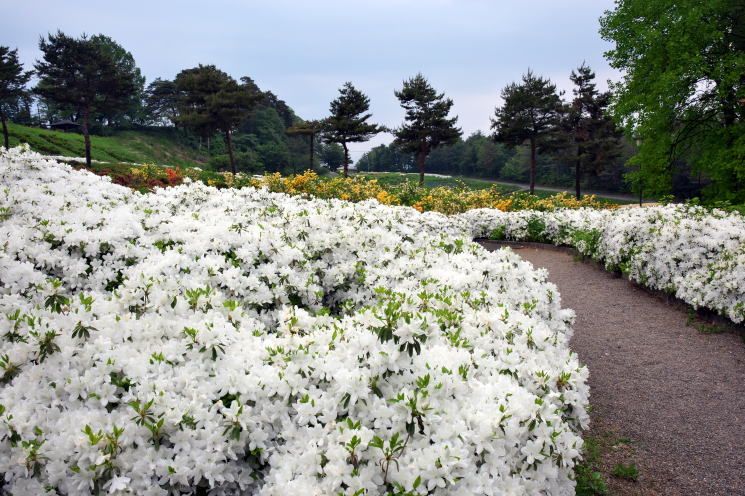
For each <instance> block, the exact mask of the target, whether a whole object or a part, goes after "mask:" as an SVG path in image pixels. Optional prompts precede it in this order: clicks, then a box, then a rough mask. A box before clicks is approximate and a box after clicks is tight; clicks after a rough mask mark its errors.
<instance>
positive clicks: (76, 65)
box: [34, 31, 141, 167]
mask: <svg viewBox="0 0 745 496" xmlns="http://www.w3.org/2000/svg"><path fill="white" fill-rule="evenodd" d="M39 49H40V50H41V52H42V54H43V57H44V59H43V60H37V61H36V64H35V66H34V67H35V68H36V74H37V75H38V77H39V83H38V85H37V86H36V88H34V92H35V93H37V94H38V95H40V96H41V97H43V98H45V99H47V100H50V101H52V102H54V103H56V104H58V105H60V106H63V107H67V108H71V109H73V110H75V111H76V113H77V114H78V115H79V116H80V120H81V126H80V128H81V130H82V131H83V137H84V139H85V163H86V165H87V166H88V167H90V165H91V139H90V131H89V125H90V122H91V117H92V115H93V114H94V112H99V113H113V112H116V111H118V110H125V109H127V108H128V106H129V105H131V103H132V96H133V95H134V94H136V93H137V90H138V86H137V85H138V84H139V82H140V79H139V78H140V77H141V76H140V75H139V71H135V69H136V67H134V66H131V67H125V66H123V65H121V64H118V63H117V61H116V60H115V59H114V58H113V56H112V54H111V53H109V51H107V50H104V49H103V48H102V47H101V45H100V44H99V43H96V42H93V41H92V40H91V39H89V38H88V37H86V36H85V35H83V36H82V37H81V38H72V37H70V36H67V35H65V34H64V33H62V32H61V31H57V34H50V35H49V36H48V37H47V39H44V38H41V40H39Z"/></svg>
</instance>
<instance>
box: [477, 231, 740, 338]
mask: <svg viewBox="0 0 745 496" xmlns="http://www.w3.org/2000/svg"><path fill="white" fill-rule="evenodd" d="M473 242H474V243H478V244H479V245H481V246H483V247H484V248H485V249H487V250H489V251H493V250H496V249H499V248H505V247H507V248H514V249H518V250H519V249H521V248H537V249H541V250H551V251H558V252H563V253H567V254H569V255H572V256H573V257H574V258H575V260H577V261H581V262H584V263H586V264H589V265H593V266H594V267H595V268H597V269H600V270H602V271H603V272H606V273H608V274H611V275H612V276H613V277H617V278H621V279H625V280H626V281H628V282H629V283H630V284H632V285H633V286H634V287H636V288H638V289H641V290H643V291H645V292H646V293H648V294H649V295H651V296H653V297H655V298H656V299H658V300H661V301H664V302H665V304H667V305H670V306H672V307H675V308H679V309H682V310H685V311H686V312H689V313H691V312H693V313H695V314H696V316H697V317H698V318H699V319H701V320H703V321H705V322H707V323H709V324H715V325H719V326H724V327H727V328H728V329H731V330H733V331H735V332H737V333H739V334H740V335H741V336H742V338H743V340H745V323H743V324H736V323H735V322H733V321H732V320H730V319H728V318H727V317H724V316H723V315H720V314H718V313H716V312H715V311H714V310H709V309H707V308H703V307H701V308H698V309H694V308H693V306H692V305H691V304H690V303H687V302H685V301H684V300H681V299H680V298H678V297H677V296H675V295H673V294H670V293H667V292H665V291H662V290H659V289H653V288H650V287H647V286H644V285H642V284H640V283H638V282H636V281H634V280H633V279H631V278H630V277H629V276H628V275H626V274H623V273H621V272H616V271H610V270H608V269H607V268H606V267H605V265H603V264H602V263H600V262H598V261H597V260H593V259H592V258H590V257H588V256H586V255H583V254H582V253H580V252H579V251H577V250H576V249H575V248H572V247H571V246H566V245H553V244H550V243H536V242H535V241H506V240H494V239H488V238H474V240H473Z"/></svg>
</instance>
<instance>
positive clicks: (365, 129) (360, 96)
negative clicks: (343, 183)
mask: <svg viewBox="0 0 745 496" xmlns="http://www.w3.org/2000/svg"><path fill="white" fill-rule="evenodd" d="M369 109H370V99H369V98H368V97H367V96H366V95H365V94H364V93H362V92H361V91H359V90H358V89H357V88H355V87H354V86H353V85H352V83H350V82H346V83H344V86H342V87H341V88H340V89H339V97H338V98H336V99H335V100H334V101H332V102H331V104H330V106H329V112H330V113H331V115H330V116H329V117H327V118H326V119H324V121H323V141H324V142H325V143H327V144H331V143H338V144H340V145H341V146H342V148H343V149H344V175H345V176H346V175H347V172H348V169H349V147H348V145H347V143H362V142H365V141H368V140H369V139H370V138H372V137H373V136H375V135H376V134H378V133H379V132H381V131H383V128H382V127H380V126H378V125H377V124H371V123H369V122H367V120H368V119H369V118H370V117H371V114H369V113H367V111H368V110H369Z"/></svg>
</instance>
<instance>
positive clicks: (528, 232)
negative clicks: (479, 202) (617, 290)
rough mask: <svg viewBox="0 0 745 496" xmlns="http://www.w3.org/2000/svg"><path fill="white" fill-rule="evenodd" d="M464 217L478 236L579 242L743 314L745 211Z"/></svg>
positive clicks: (668, 209)
mask: <svg viewBox="0 0 745 496" xmlns="http://www.w3.org/2000/svg"><path fill="white" fill-rule="evenodd" d="M459 217H460V222H461V223H464V224H466V225H470V226H471V231H470V233H471V234H472V235H473V236H476V237H479V236H482V237H491V238H494V239H507V240H531V241H543V242H549V243H553V244H558V245H568V246H573V247H574V248H576V249H577V250H578V251H579V252H580V253H582V254H583V255H587V256H590V257H592V258H594V259H595V260H597V261H599V262H602V263H604V264H605V266H606V267H607V268H609V269H611V270H619V271H621V272H623V273H624V274H627V275H628V276H629V278H630V279H632V280H634V281H636V282H638V283H640V284H642V285H645V286H648V287H650V288H652V289H657V290H661V291H666V292H669V293H672V294H674V295H675V296H676V297H678V298H680V299H682V300H683V301H685V302H687V303H689V304H690V305H692V306H693V307H694V308H699V307H704V308H708V309H711V310H714V311H716V312H718V313H720V314H721V315H723V316H725V317H728V318H729V319H731V320H732V321H733V322H743V321H745V218H743V216H742V215H740V214H737V213H727V212H724V211H721V210H713V211H712V210H707V209H704V208H702V207H696V206H690V205H666V206H655V207H647V208H622V209H617V210H591V209H580V210H568V209H562V210H556V211H553V212H533V211H523V212H510V213H505V212H500V211H498V210H488V209H481V210H472V211H469V212H466V213H464V214H461V215H460V216H459Z"/></svg>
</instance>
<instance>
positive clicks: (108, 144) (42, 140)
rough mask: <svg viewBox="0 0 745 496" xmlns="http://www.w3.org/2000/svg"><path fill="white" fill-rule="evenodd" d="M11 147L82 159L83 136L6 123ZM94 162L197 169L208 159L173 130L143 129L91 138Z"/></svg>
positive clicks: (83, 153)
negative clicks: (21, 147)
mask: <svg viewBox="0 0 745 496" xmlns="http://www.w3.org/2000/svg"><path fill="white" fill-rule="evenodd" d="M8 131H9V134H10V146H18V145H19V144H21V143H28V144H29V145H30V146H31V149H32V150H34V151H37V152H39V153H43V154H45V155H62V156H66V157H83V156H85V144H84V142H83V135H81V134H77V133H65V132H61V131H48V130H45V129H39V128H35V127H26V126H20V125H18V124H13V123H8ZM91 155H92V158H93V160H100V161H102V162H119V163H121V162H133V163H143V162H153V163H157V164H160V165H173V166H197V167H202V166H204V165H205V164H206V163H207V160H208V158H207V156H206V155H203V154H200V153H199V151H198V150H196V149H195V148H193V147H191V146H189V144H188V143H187V142H186V141H185V140H184V138H183V137H181V136H180V135H179V134H178V132H177V131H176V130H174V129H173V128H142V129H139V130H136V131H117V132H115V134H114V135H113V136H109V137H103V136H91Z"/></svg>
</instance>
